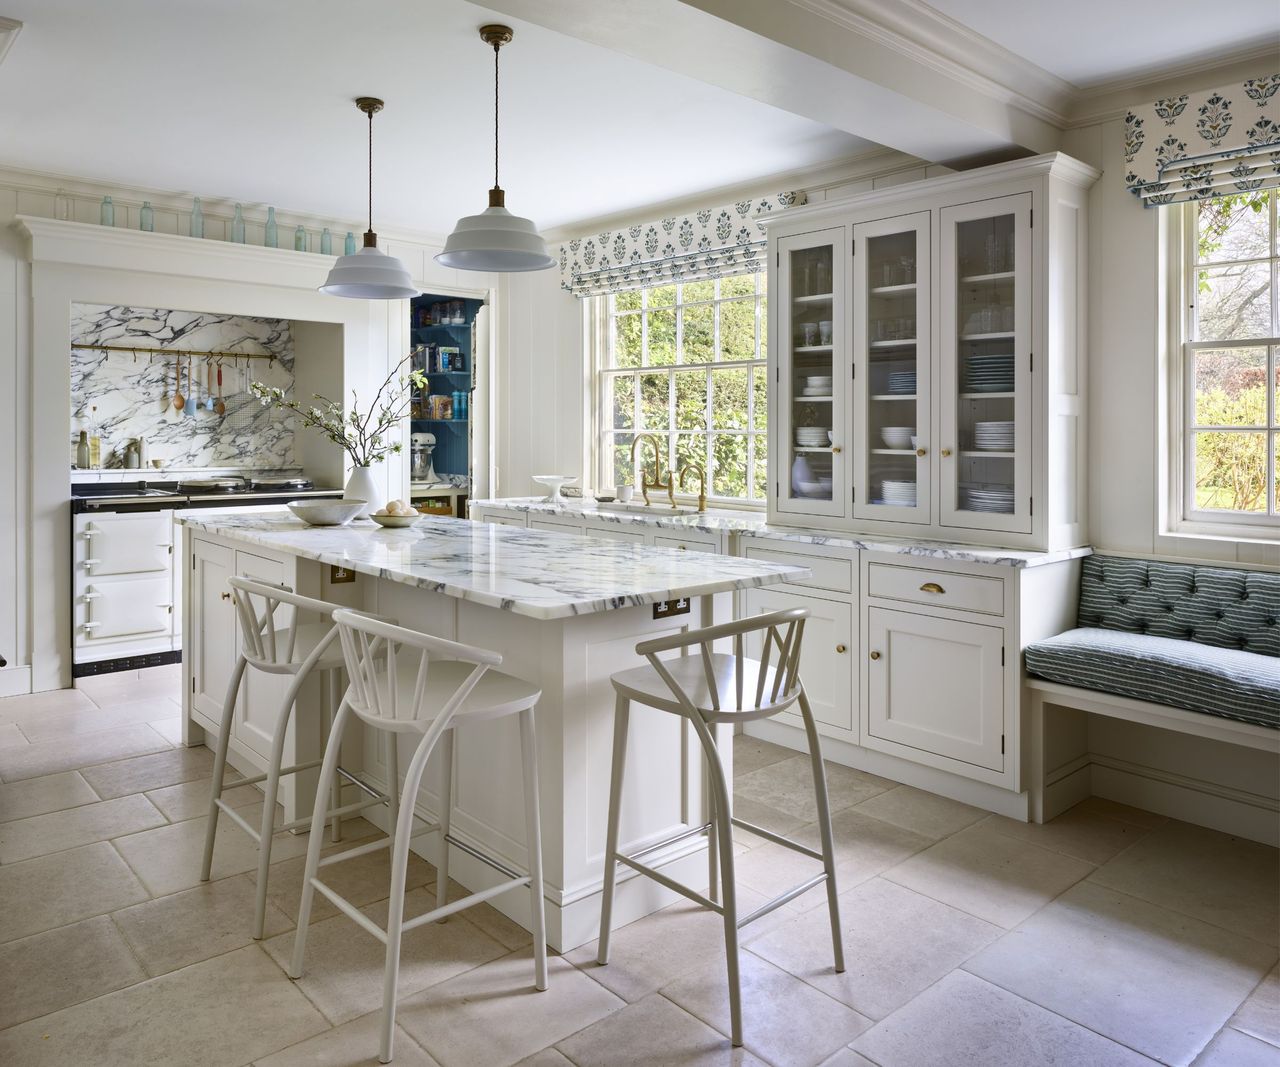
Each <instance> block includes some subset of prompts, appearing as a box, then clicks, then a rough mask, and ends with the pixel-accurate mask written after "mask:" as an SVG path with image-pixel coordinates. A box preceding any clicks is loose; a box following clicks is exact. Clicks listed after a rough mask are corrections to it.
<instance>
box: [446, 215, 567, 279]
mask: <svg viewBox="0 0 1280 1067" xmlns="http://www.w3.org/2000/svg"><path fill="white" fill-rule="evenodd" d="M436 262H437V263H440V264H443V265H444V266H446V267H456V268H458V269H459V270H487V271H496V272H500V273H508V272H515V271H526V270H546V269H547V268H548V267H553V266H555V262H556V261H555V260H554V259H553V258H552V257H551V254H550V253H549V252H548V251H547V245H546V242H545V241H543V239H542V236H541V234H539V233H538V228H537V227H536V226H535V225H534V224H533V222H532V221H531V220H529V219H522V218H521V217H520V216H519V215H513V214H511V212H510V211H508V210H507V209H506V208H505V207H500V206H494V207H490V208H488V209H486V210H485V211H484V212H482V213H481V214H479V215H467V216H466V217H465V218H461V219H459V220H458V225H457V226H455V227H454V230H453V233H451V234H450V235H449V240H448V241H446V242H445V246H444V251H443V252H441V253H440V254H439V255H437V256H436Z"/></svg>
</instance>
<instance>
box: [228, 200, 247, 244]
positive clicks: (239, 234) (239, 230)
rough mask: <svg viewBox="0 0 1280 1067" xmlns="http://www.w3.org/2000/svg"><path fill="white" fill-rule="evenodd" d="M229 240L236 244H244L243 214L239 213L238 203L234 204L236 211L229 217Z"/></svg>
mask: <svg viewBox="0 0 1280 1067" xmlns="http://www.w3.org/2000/svg"><path fill="white" fill-rule="evenodd" d="M231 240H233V241H234V242H235V243H236V244H238V245H242V244H244V216H243V215H242V214H240V205H239V204H237V205H236V213H235V215H234V216H233V217H232V219H231Z"/></svg>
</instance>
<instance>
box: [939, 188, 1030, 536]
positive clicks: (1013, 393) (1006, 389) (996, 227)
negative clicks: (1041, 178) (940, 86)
mask: <svg viewBox="0 0 1280 1067" xmlns="http://www.w3.org/2000/svg"><path fill="white" fill-rule="evenodd" d="M941 219H942V248H941V254H942V274H941V281H940V285H941V294H940V296H941V300H940V308H941V322H940V324H939V333H940V341H941V347H940V355H941V375H942V404H941V409H942V410H941V420H940V427H941V433H942V440H941V441H939V442H938V445H939V450H938V454H939V458H940V471H941V477H942V494H941V510H942V514H941V522H942V525H944V526H958V527H964V528H966V529H974V530H993V531H1000V530H1008V531H1013V532H1021V533H1030V531H1031V425H1030V421H1031V274H1032V270H1031V266H1032V265H1031V194H1030V193H1019V194H1016V195H1014V196H1006V197H1000V198H999V199H996V200H986V201H981V202H979V203H976V204H965V205H963V206H961V207H952V208H944V209H943V210H942V213H941Z"/></svg>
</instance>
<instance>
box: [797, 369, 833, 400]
mask: <svg viewBox="0 0 1280 1067" xmlns="http://www.w3.org/2000/svg"><path fill="white" fill-rule="evenodd" d="M801 380H802V381H803V382H804V385H803V386H802V387H801V389H800V395H801V396H830V395H831V375H829V374H828V375H826V376H821V375H819V376H817V377H813V376H810V377H807V378H803V379H801Z"/></svg>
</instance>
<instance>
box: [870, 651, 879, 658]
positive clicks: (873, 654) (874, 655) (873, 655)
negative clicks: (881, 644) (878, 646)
mask: <svg viewBox="0 0 1280 1067" xmlns="http://www.w3.org/2000/svg"><path fill="white" fill-rule="evenodd" d="M871 658H872V659H879V658H880V653H879V652H872V653H871Z"/></svg>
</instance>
